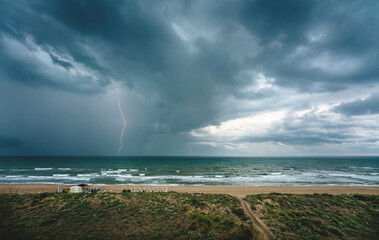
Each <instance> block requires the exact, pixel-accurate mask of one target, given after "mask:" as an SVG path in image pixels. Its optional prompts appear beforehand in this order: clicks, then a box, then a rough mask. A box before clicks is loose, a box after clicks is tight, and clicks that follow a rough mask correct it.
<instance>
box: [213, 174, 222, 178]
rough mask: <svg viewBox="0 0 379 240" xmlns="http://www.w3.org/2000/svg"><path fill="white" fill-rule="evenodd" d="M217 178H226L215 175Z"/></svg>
mask: <svg viewBox="0 0 379 240" xmlns="http://www.w3.org/2000/svg"><path fill="white" fill-rule="evenodd" d="M215 178H224V176H223V175H215Z"/></svg>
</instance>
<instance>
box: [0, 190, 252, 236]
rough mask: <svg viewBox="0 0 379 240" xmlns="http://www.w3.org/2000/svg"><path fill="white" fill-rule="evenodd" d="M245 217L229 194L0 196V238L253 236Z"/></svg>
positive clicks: (238, 203)
mask: <svg viewBox="0 0 379 240" xmlns="http://www.w3.org/2000/svg"><path fill="white" fill-rule="evenodd" d="M247 220H248V218H247V217H246V216H245V214H244V212H243V210H242V208H241V205H240V202H239V200H238V199H236V198H234V197H231V196H229V195H211V194H185V193H174V192H169V193H149V192H145V193H96V194H85V193H83V194H48V193H42V194H25V195H17V194H13V195H10V194H2V195H0V236H1V239H253V238H254V232H253V227H252V224H251V223H250V222H249V221H247Z"/></svg>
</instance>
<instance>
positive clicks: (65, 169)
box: [58, 167, 71, 171]
mask: <svg viewBox="0 0 379 240" xmlns="http://www.w3.org/2000/svg"><path fill="white" fill-rule="evenodd" d="M58 170H61V171H70V170H71V168H69V167H68V168H58Z"/></svg>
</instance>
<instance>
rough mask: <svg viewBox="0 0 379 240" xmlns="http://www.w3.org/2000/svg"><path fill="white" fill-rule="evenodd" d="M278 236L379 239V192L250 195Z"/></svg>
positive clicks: (247, 198)
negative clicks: (374, 193)
mask: <svg viewBox="0 0 379 240" xmlns="http://www.w3.org/2000/svg"><path fill="white" fill-rule="evenodd" d="M246 200H247V201H248V202H249V203H250V205H251V208H252V210H253V211H254V212H256V213H257V214H258V215H259V216H261V217H262V218H263V219H265V221H266V223H267V224H268V225H269V227H270V228H271V230H272V232H273V233H274V234H275V235H276V236H277V237H278V238H279V239H379V196H377V195H328V194H313V195H294V194H262V195H249V196H247V197H246Z"/></svg>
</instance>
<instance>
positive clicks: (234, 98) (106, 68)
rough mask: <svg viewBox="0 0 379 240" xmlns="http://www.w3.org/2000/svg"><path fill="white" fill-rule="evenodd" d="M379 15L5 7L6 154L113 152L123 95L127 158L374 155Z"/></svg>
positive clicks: (353, 5)
mask: <svg viewBox="0 0 379 240" xmlns="http://www.w3.org/2000/svg"><path fill="white" fill-rule="evenodd" d="M378 10H379V3H378V2H377V1H364V2H362V1H342V0H341V1H315V0H314V1H302V0H286V1H263V0H262V1H259V0H255V1H212V0H209V1H148V0H146V1H102V0H94V1H84V0H83V1H73V0H72V1H71V0H67V1H38V0H36V1H22V0H19V1H2V2H1V3H0V45H1V46H0V84H1V85H0V86H1V89H0V116H1V117H0V136H14V137H15V139H20V141H22V142H23V144H22V145H21V146H19V147H18V148H17V149H18V150H17V151H16V150H14V149H13V150H7V148H6V147H5V148H3V149H1V152H0V153H1V154H24V155H25V154H33V155H34V154H52V155H55V154H59V155H77V154H79V155H114V154H115V153H116V151H117V147H118V146H117V141H118V134H119V130H120V128H121V125H122V122H121V120H120V116H119V114H118V109H117V102H118V99H119V98H120V99H121V100H122V102H123V107H124V110H125V113H126V118H127V129H126V139H125V140H126V145H127V148H126V149H125V150H124V152H123V153H122V154H125V155H235V154H243V155H255V154H259V155H275V154H314V153H319V149H320V148H322V147H325V148H327V149H328V151H326V152H325V154H331V153H333V154H351V153H354V154H366V153H369V154H373V153H378V151H377V149H379V142H378V139H377V138H376V137H375V136H374V133H376V132H377V130H375V129H376V128H377V127H379V126H378V119H379V117H378V113H379V111H378V109H377V107H376V105H377V104H375V102H377V101H378V97H377V92H378V91H379V79H378V77H379V68H378V67H377V66H379V59H378V54H379V41H378V39H379V24H378V22H379V16H378V14H377V12H378ZM362 99H363V100H362ZM279 113H280V114H279ZM261 121H265V124H263V123H261ZM252 123H254V124H256V126H262V127H263V128H264V130H265V131H259V129H258V128H256V127H253V126H252ZM266 123H267V124H266ZM262 124H263V125H262ZM237 128H238V129H241V131H234V130H233V129H237ZM358 129H359V131H358ZM261 130H262V129H261ZM223 131H225V132H223ZM257 132H259V134H258V133H257ZM228 134H229V135H228ZM233 134H235V135H233ZM249 144H269V145H270V147H269V148H267V150H266V151H263V152H259V153H257V152H256V151H255V150H254V147H252V148H250V147H247V146H250V145H249ZM5 145H6V144H5ZM47 146H48V147H47ZM341 146H344V147H341ZM346 146H349V147H348V148H349V151H348V152H346V149H347V147H346ZM312 147H314V149H313V150H312ZM345 147H346V148H345ZM295 148H296V150H294V149H295ZM375 149H376V150H375ZM334 150H335V151H334Z"/></svg>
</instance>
